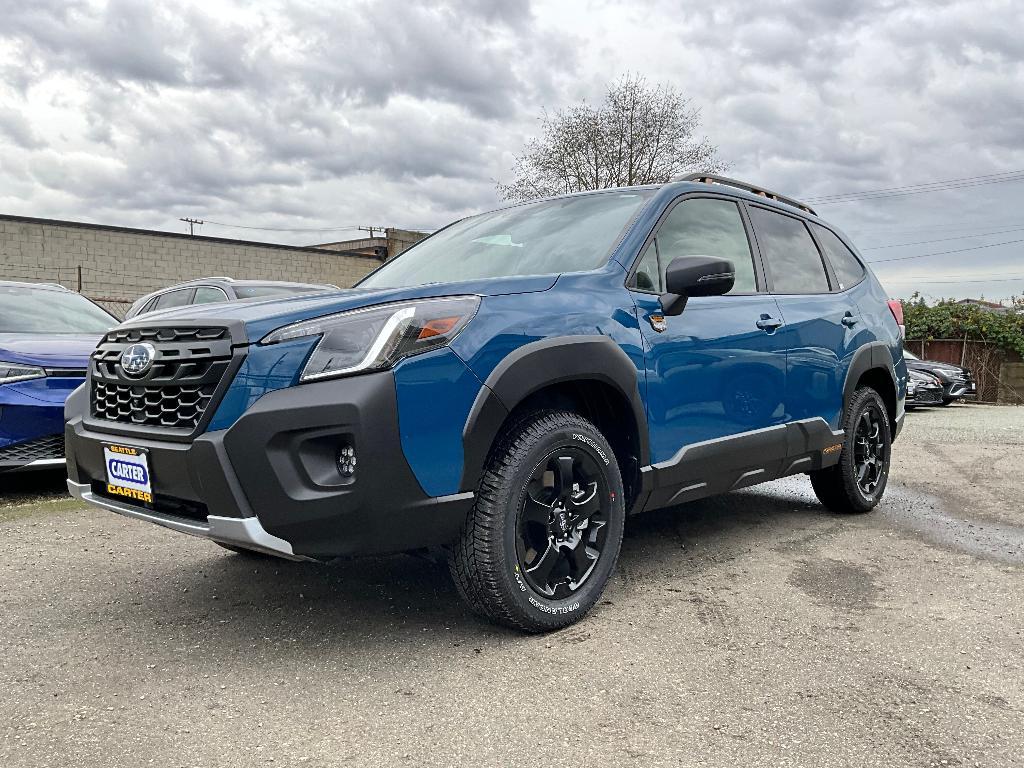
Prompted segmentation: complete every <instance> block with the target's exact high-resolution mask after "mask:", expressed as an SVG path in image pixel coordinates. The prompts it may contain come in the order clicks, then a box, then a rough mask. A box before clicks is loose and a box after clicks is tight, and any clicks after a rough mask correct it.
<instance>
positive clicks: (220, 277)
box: [175, 275, 235, 286]
mask: <svg viewBox="0 0 1024 768" xmlns="http://www.w3.org/2000/svg"><path fill="white" fill-rule="evenodd" d="M207 280H220V281H221V282H223V283H233V282H235V278H233V277H227V276H226V275H211V276H210V277H194V278H192V279H191V280H185V281H184V282H182V283H175V285H176V286H178V285H191V284H192V283H205V282H206V281H207Z"/></svg>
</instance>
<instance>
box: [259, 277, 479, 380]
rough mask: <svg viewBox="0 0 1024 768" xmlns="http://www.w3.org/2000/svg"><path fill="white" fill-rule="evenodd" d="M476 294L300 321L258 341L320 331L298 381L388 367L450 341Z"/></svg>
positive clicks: (464, 320)
mask: <svg viewBox="0 0 1024 768" xmlns="http://www.w3.org/2000/svg"><path fill="white" fill-rule="evenodd" d="M479 306H480V299H479V298H478V297H476V296H457V297H454V298H449V299H423V300H422V301H405V302H400V303H396V304H383V305H380V306H376V307H367V308H365V309H356V310H352V311H350V312H341V313H339V314H336V315H327V316H326V317H317V318H314V319H312V320H303V321H302V322H300V323H295V324H294V325H286V326H285V327H284V328H278V329H277V330H276V331H272V332H271V333H269V334H267V335H266V336H265V337H264V338H263V339H262V341H261V342H260V343H261V344H277V343H278V342H282V341H289V340H291V339H301V338H307V337H310V336H319V337H320V341H319V342H318V343H317V345H316V348H315V349H314V350H313V354H312V355H310V357H309V360H307V361H306V366H305V367H304V368H303V369H302V376H301V380H302V381H313V380H315V379H325V378H329V377H332V376H349V375H351V374H354V373H365V372H368V371H379V370H383V369H385V368H390V367H391V366H393V365H395V363H397V362H398V361H399V360H402V359H403V358H406V357H409V356H411V355H418V354H420V353H422V352H429V351H430V350H432V349H438V348H439V347H443V346H445V345H446V344H448V343H449V342H450V341H451V340H452V339H454V338H455V337H456V336H457V335H458V334H459V332H460V331H461V330H462V329H463V328H465V327H466V323H468V322H469V321H470V320H471V319H472V317H473V315H474V314H476V310H477V308H478V307H479Z"/></svg>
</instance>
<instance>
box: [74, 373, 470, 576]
mask: <svg viewBox="0 0 1024 768" xmlns="http://www.w3.org/2000/svg"><path fill="white" fill-rule="evenodd" d="M88 407H89V403H88V393H87V392H86V391H85V389H84V388H83V390H81V391H80V392H76V393H75V395H74V396H73V397H72V399H70V400H69V401H68V416H69V419H68V422H67V425H66V428H65V437H66V443H67V456H68V476H69V482H68V488H69V489H70V490H71V492H72V494H74V495H75V496H77V497H79V498H81V499H82V500H83V501H86V502H88V503H91V504H94V505H96V506H99V507H102V508H104V509H107V510H109V511H112V512H116V513H118V514H123V515H127V516H129V517H134V518H136V519H140V520H146V521H148V522H153V523H157V524H159V525H162V526H164V527H167V528H171V529H173V530H176V531H179V532H181V533H188V534H191V535H194V536H202V537H204V538H209V539H213V540H215V541H221V542H223V543H228V544H235V545H237V546H242V547H248V548H251V549H257V550H260V551H264V552H271V553H273V554H277V555H282V556H284V557H291V558H312V559H328V558H331V557H337V556H347V555H357V554H374V553H385V552H400V551H406V550H411V549H418V548H422V547H428V546H435V545H441V544H446V543H448V542H449V541H451V540H452V539H454V538H455V536H456V535H457V533H458V530H459V528H460V526H461V524H462V522H463V521H464V520H465V515H466V512H467V511H468V509H469V507H470V506H471V505H472V502H473V494H472V493H460V494H455V495H452V496H445V497H440V498H437V497H431V496H428V495H427V494H426V493H424V491H423V489H422V488H421V487H420V485H419V483H418V482H417V481H416V479H415V476H414V475H413V473H412V470H411V469H410V468H409V465H408V463H407V462H406V459H405V456H404V454H403V452H402V447H401V440H400V436H399V435H400V433H399V426H398V412H397V405H396V398H395V382H394V377H393V374H392V373H391V372H383V373H377V374H369V375H364V376H355V377H352V378H347V379H337V380H333V381H324V382H317V383H312V384H303V385H299V386H295V387H288V388H285V389H280V390H277V391H274V392H270V393H268V394H265V395H264V396H263V397H261V398H260V399H259V400H258V401H257V402H256V403H255V404H254V405H252V406H251V407H250V408H249V409H248V410H246V411H245V413H243V414H242V416H241V417H240V418H239V419H238V420H237V421H235V423H234V424H232V425H231V427H230V428H228V429H223V430H217V431H213V432H206V433H203V434H200V435H198V436H197V437H196V438H195V439H194V440H192V441H191V442H180V441H179V442H171V441H167V440H166V439H164V440H161V439H159V437H157V438H156V439H154V437H153V435H158V434H159V431H158V430H155V429H154V430H151V431H150V432H149V434H147V435H146V436H145V437H142V436H140V435H139V433H138V432H137V431H136V432H134V433H133V434H131V435H127V434H117V433H116V432H113V431H111V432H108V431H103V432H100V431H97V430H96V429H95V426H94V423H95V422H90V423H89V424H86V423H85V420H84V419H83V416H84V414H85V412H86V410H87V409H88ZM111 426H112V427H116V426H117V425H116V424H112V425H111ZM104 443H118V444H126V445H130V446H134V447H139V448H145V449H146V450H147V451H148V452H149V463H150V472H151V475H152V483H153V494H154V504H153V505H152V508H149V507H146V506H143V505H136V504H133V503H128V502H126V501H125V500H123V499H121V498H114V497H111V496H108V495H107V494H106V492H105V488H106V482H105V477H106V467H105V461H104V457H103V444H104ZM342 446H351V447H352V448H353V449H354V452H355V456H356V458H357V466H356V470H355V474H354V475H353V476H351V477H345V476H343V475H342V474H341V473H340V472H339V469H338V465H337V454H338V450H339V448H340V447H342Z"/></svg>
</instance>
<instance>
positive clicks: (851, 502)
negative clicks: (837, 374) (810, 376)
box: [810, 387, 892, 513]
mask: <svg viewBox="0 0 1024 768" xmlns="http://www.w3.org/2000/svg"><path fill="white" fill-rule="evenodd" d="M843 429H844V430H845V431H846V437H845V438H844V440H843V450H842V453H841V454H840V455H839V463H838V464H836V465H835V466H832V467H827V468H825V469H819V470H816V471H814V472H811V473H810V474H811V486H812V487H813V488H814V493H815V495H816V496H817V497H818V500H819V501H820V502H821V503H822V504H824V505H825V506H826V507H828V508H829V509H831V510H832V511H833V512H843V513H856V512H868V511H870V510H871V509H873V508H874V507H875V505H876V504H878V502H879V501H881V499H882V495H883V494H884V493H885V486H886V483H887V482H888V480H889V459H890V453H891V449H892V431H891V427H890V424H889V414H888V411H887V410H886V408H885V403H884V402H883V401H882V398H881V396H879V394H878V392H876V391H875V390H874V389H871V388H870V387H864V388H862V389H858V390H857V391H856V392H855V393H854V395H853V397H852V398H851V400H850V403H849V405H848V406H847V407H846V413H845V415H844V419H843Z"/></svg>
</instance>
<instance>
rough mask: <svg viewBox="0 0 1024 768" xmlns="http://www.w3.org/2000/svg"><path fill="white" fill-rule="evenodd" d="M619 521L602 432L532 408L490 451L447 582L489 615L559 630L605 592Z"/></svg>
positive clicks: (618, 490) (613, 473)
mask: <svg viewBox="0 0 1024 768" xmlns="http://www.w3.org/2000/svg"><path fill="white" fill-rule="evenodd" d="M624 518H625V505H624V503H623V498H622V478H621V476H620V474H619V466H618V463H617V461H616V459H615V454H614V453H613V451H612V448H611V446H610V445H609V444H608V441H607V440H606V439H605V438H604V435H602V434H601V433H600V432H599V431H598V429H597V428H596V427H595V426H594V425H593V424H591V423H590V422H589V421H587V420H586V419H584V418H582V417H581V416H578V415H576V414H574V413H568V412H565V411H544V412H540V413H537V414H533V415H531V416H529V417H527V418H525V419H524V420H522V421H520V422H519V423H518V424H515V425H514V426H513V427H512V428H511V429H509V430H508V431H507V432H506V433H505V434H504V435H503V436H502V437H501V438H500V439H499V441H498V444H497V445H496V446H495V448H494V450H493V451H492V453H491V456H490V458H489V460H488V463H487V468H486V471H485V473H484V476H483V479H482V480H481V481H480V486H479V489H478V492H477V499H476V504H475V505H474V507H473V509H472V510H471V512H470V513H469V515H468V516H467V519H466V522H465V524H464V525H463V529H462V533H461V535H460V538H459V540H458V542H457V543H456V545H455V546H454V548H453V549H452V552H451V557H450V560H449V564H450V568H451V573H452V578H453V579H454V581H455V584H456V587H457V588H458V590H459V594H460V595H461V596H462V598H463V599H464V600H465V601H466V602H467V603H468V604H469V606H470V607H471V608H472V609H473V610H474V611H476V612H477V613H479V614H481V615H483V616H485V617H486V618H489V619H491V620H492V621H496V622H498V623H501V624H505V625H508V626H511V627H515V628H517V629H521V630H525V631H527V632H546V631H550V630H554V629H559V628H561V627H564V626H567V625H569V624H572V623H574V622H576V621H578V620H579V619H581V618H582V617H583V616H584V615H586V613H587V612H588V611H589V610H590V609H591V608H592V607H593V605H594V603H596V602H597V600H598V598H599V597H600V596H601V593H602V591H603V590H604V587H605V584H606V583H607V581H608V578H609V576H610V575H611V573H612V570H613V569H614V567H615V562H616V560H617V559H618V556H619V548H620V546H621V544H622V529H623V522H624Z"/></svg>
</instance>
